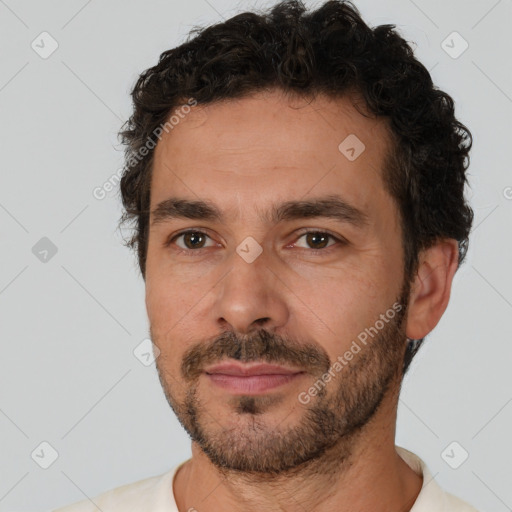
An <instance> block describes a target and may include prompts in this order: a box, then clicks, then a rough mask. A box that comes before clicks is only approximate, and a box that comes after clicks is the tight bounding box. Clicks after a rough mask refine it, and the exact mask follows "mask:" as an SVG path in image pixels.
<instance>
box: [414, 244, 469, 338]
mask: <svg viewBox="0 0 512 512" xmlns="http://www.w3.org/2000/svg"><path fill="white" fill-rule="evenodd" d="M458 260H459V250H458V243H457V240H454V239H452V238H448V239H443V240H439V241H438V242H436V243H435V244H434V245H432V246H431V247H429V248H428V249H425V250H423V251H422V252H421V254H420V263H419V266H418V271H417V273H416V275H415V277H414V282H413V283H412V286H411V293H410V301H409V311H408V315H407V328H406V335H407V337H409V338H411V339H421V338H424V337H425V336H426V335H427V334H428V333H429V332H431V331H432V330H433V329H434V327H435V326H436V325H437V324H438V322H439V320H440V319H441V317H442V316H443V313H444V312H445V310H446V307H447V306H448V301H449V300H450V292H451V286H452V281H453V277H454V275H455V271H456V270H457V264H458Z"/></svg>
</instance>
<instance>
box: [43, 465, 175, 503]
mask: <svg viewBox="0 0 512 512" xmlns="http://www.w3.org/2000/svg"><path fill="white" fill-rule="evenodd" d="M176 469H177V468H173V469H171V470H170V471H168V472H167V473H163V474H161V475H157V476H153V477H150V478H145V479H143V480H139V481H137V482H133V483H130V484H126V485H122V486H120V487H116V488H115V489H111V490H109V491H106V492H104V493H102V494H100V495H98V496H96V497H94V498H91V499H85V500H82V501H79V502H77V503H74V504H71V505H67V506H65V507H62V508H58V509H55V510H54V511H53V512H98V510H102V511H103V512H131V511H134V512H135V511H139V510H151V508H149V507H148V505H152V506H154V507H156V506H157V504H158V503H160V502H161V501H162V496H164V494H165V495H166V496H167V500H169V501H168V502H167V503H169V506H171V505H172V502H171V499H172V480H173V476H174V473H175V471H176ZM166 510H169V512H174V509H173V508H172V507H171V508H166ZM176 510H177V509H176Z"/></svg>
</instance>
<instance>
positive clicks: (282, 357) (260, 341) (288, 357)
mask: <svg viewBox="0 0 512 512" xmlns="http://www.w3.org/2000/svg"><path fill="white" fill-rule="evenodd" d="M223 359H235V360H237V361H240V362H243V363H248V362H250V361H260V362H265V363H276V364H283V365H286V364H289V365H291V366H298V367H299V368H302V369H303V370H304V371H306V372H308V373H311V374H312V375H318V374H323V373H325V372H327V371H328V370H329V368H330V366H331V361H330V359H329V356H328V355H327V352H326V351H325V350H324V349H323V348H322V347H319V346H318V345H314V344H312V343H306V344H300V343H298V342H296V341H295V340H291V339H285V338H283V337H281V336H279V335H276V334H272V333H270V332H268V331H266V330H265V329H260V330H258V331H256V332H254V333H251V334H244V335H238V334H236V333H234V332H233V331H226V332H223V333H222V334H221V335H219V336H217V337H216V338H214V339H213V340H212V341H208V342H206V343H198V344H196V345H194V346H193V347H191V348H189V349H188V350H187V351H186V352H185V355H184V356H183V361H182V364H181V374H182V376H183V378H184V379H185V380H187V381H193V380H196V379H198V378H199V376H200V375H201V373H203V369H204V367H205V366H207V365H209V364H212V363H215V362H220V361H221V360H223Z"/></svg>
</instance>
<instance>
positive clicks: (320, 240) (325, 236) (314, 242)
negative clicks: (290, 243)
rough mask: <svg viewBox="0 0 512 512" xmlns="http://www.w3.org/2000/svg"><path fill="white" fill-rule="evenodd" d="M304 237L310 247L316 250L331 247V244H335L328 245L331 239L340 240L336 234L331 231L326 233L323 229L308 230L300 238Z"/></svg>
mask: <svg viewBox="0 0 512 512" xmlns="http://www.w3.org/2000/svg"><path fill="white" fill-rule="evenodd" d="M304 237H305V241H306V243H307V244H308V246H309V248H310V249H314V250H321V249H325V248H326V247H330V246H331V245H333V244H330V245H328V243H329V239H331V240H334V241H335V242H336V241H338V239H337V238H336V237H335V236H333V235H331V234H329V233H324V232H323V231H307V232H306V233H302V235H301V236H300V237H299V238H298V239H299V240H300V239H301V238H304ZM335 242H334V243H335ZM307 248H308V247H306V249H307Z"/></svg>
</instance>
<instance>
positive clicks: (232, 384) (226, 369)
mask: <svg viewBox="0 0 512 512" xmlns="http://www.w3.org/2000/svg"><path fill="white" fill-rule="evenodd" d="M204 373H205V375H206V377H207V378H208V379H209V380H210V382H212V383H213V384H214V385H216V386H218V387H220V388H222V389H224V390H226V391H229V392H231V393H234V394H244V395H258V394H262V393H265V392H267V391H270V390H272V389H275V388H278V387H281V386H284V385H285V384H288V383H290V382H292V381H294V380H296V379H297V378H299V377H300V376H301V375H303V374H304V373H305V372H304V371H303V370H300V369H297V368H289V367H285V366H281V365H275V364H262V363H252V364H240V363H234V362H224V363H220V364H216V365H212V366H208V367H207V368H206V369H205V371H204Z"/></svg>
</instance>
